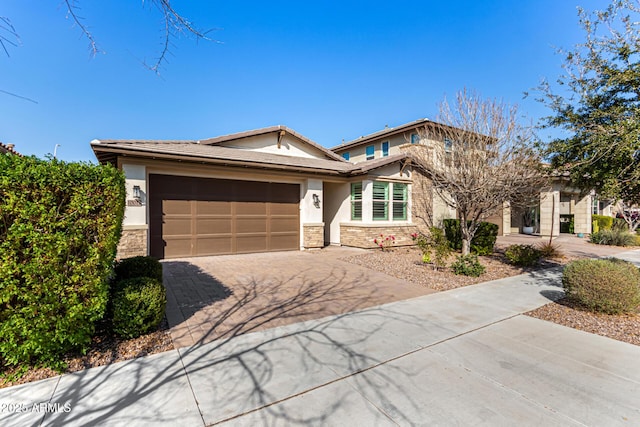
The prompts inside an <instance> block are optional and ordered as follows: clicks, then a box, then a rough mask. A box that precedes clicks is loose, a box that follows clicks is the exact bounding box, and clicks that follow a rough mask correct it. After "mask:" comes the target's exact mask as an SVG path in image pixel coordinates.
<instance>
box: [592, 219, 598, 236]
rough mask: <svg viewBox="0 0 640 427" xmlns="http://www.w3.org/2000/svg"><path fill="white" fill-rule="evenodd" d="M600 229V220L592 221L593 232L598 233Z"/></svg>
mask: <svg viewBox="0 0 640 427" xmlns="http://www.w3.org/2000/svg"><path fill="white" fill-rule="evenodd" d="M598 231H600V224H599V223H598V221H591V232H592V233H597V232H598Z"/></svg>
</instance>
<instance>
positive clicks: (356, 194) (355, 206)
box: [351, 182, 362, 221]
mask: <svg viewBox="0 0 640 427" xmlns="http://www.w3.org/2000/svg"><path fill="white" fill-rule="evenodd" d="M351 220H352V221H362V183H361V182H352V183H351Z"/></svg>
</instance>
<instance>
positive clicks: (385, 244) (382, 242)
mask: <svg viewBox="0 0 640 427" xmlns="http://www.w3.org/2000/svg"><path fill="white" fill-rule="evenodd" d="M373 244H374V245H376V246H378V247H379V248H380V249H381V250H382V251H384V250H385V249H389V248H390V247H391V246H393V245H395V244H396V236H394V235H393V234H389V235H388V236H385V235H384V234H381V235H379V236H378V237H376V238H375V239H373Z"/></svg>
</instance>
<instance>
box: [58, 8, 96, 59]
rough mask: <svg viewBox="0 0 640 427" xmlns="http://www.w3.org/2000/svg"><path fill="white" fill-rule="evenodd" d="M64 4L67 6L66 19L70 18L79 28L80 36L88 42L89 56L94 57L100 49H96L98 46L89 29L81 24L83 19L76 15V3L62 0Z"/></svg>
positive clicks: (77, 9)
mask: <svg viewBox="0 0 640 427" xmlns="http://www.w3.org/2000/svg"><path fill="white" fill-rule="evenodd" d="M64 3H65V4H66V6H67V18H69V17H71V19H72V20H73V22H74V23H75V25H77V26H78V28H80V31H82V34H83V35H84V36H85V37H86V38H87V40H89V50H90V52H91V55H92V56H95V55H96V54H97V53H98V52H100V49H98V44H97V43H96V40H95V39H94V38H93V34H92V33H91V31H89V29H88V28H87V27H86V26H85V25H84V24H83V23H82V21H84V18H82V17H81V16H79V15H78V13H77V11H79V10H80V8H79V7H78V5H77V1H76V0H64Z"/></svg>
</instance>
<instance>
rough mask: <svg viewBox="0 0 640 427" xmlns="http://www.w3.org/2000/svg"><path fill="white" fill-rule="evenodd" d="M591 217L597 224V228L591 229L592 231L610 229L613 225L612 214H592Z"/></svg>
mask: <svg viewBox="0 0 640 427" xmlns="http://www.w3.org/2000/svg"><path fill="white" fill-rule="evenodd" d="M591 219H592V220H593V221H594V222H596V223H597V224H598V230H593V231H594V232H595V231H600V230H611V227H612V226H613V220H614V218H613V217H612V216H607V215H592V216H591Z"/></svg>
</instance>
